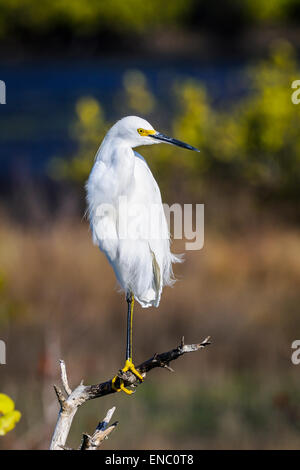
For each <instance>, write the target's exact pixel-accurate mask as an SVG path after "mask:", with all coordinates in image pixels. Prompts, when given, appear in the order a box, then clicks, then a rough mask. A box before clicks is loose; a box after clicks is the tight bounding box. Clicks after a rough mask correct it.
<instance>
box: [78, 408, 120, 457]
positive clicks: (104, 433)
mask: <svg viewBox="0 0 300 470" xmlns="http://www.w3.org/2000/svg"><path fill="white" fill-rule="evenodd" d="M115 409H116V407H115V406H114V407H113V408H111V409H110V410H108V412H107V415H106V417H105V418H104V420H103V421H101V423H99V424H98V426H97V428H96V431H95V432H94V434H93V435H92V436H89V435H88V434H84V435H83V440H82V445H81V448H80V450H97V449H99V447H100V445H101V444H102V442H103V441H104V439H107V438H108V436H109V434H110V433H111V432H112V431H114V429H115V428H116V426H117V424H118V422H117V421H116V422H115V423H113V424H112V425H111V426H109V427H107V426H108V423H109V422H110V420H111V418H112V415H113V414H114V412H115Z"/></svg>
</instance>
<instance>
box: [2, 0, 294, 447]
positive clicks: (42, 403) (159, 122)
mask: <svg viewBox="0 0 300 470" xmlns="http://www.w3.org/2000/svg"><path fill="white" fill-rule="evenodd" d="M299 25H300V5H299V2H298V1H297V0H260V1H257V0H251V1H250V0H244V1H237V0H225V1H223V2H217V1H215V0H210V1H209V2H208V1H205V0H199V1H196V0H173V1H168V0H167V1H165V2H164V4H163V7H162V5H161V2H160V1H158V0H151V1H150V2H139V1H138V0H127V1H126V2H124V1H122V0H111V1H110V2H105V1H102V0H101V1H99V0H97V1H96V0H85V2H82V1H79V0H72V1H65V0H56V1H53V0H52V1H50V0H44V1H43V2H39V3H38V2H35V1H34V0H14V1H10V2H7V1H5V0H0V38H1V43H0V60H1V61H0V63H1V68H0V79H1V80H4V81H5V83H6V89H7V95H6V101H7V104H5V105H1V106H0V148H1V153H0V215H1V222H0V339H2V340H5V342H6V344H7V365H1V366H0V392H2V393H6V394H8V395H9V396H11V397H12V398H13V399H14V401H15V403H16V408H17V409H18V410H20V411H21V412H22V419H21V421H20V422H19V423H18V424H17V426H16V428H15V429H14V430H13V431H11V432H9V433H8V434H7V435H6V436H5V437H1V438H0V448H2V449H20V448H21V449H42V448H47V447H48V445H49V442H50V438H51V434H52V432H53V428H54V424H55V421H56V417H57V412H58V405H57V401H56V398H55V395H54V391H53V387H52V385H53V383H56V384H58V383H59V381H60V378H59V366H58V361H59V359H60V358H63V359H64V360H65V361H66V364H67V369H68V372H69V379H70V384H71V386H72V387H74V386H76V385H77V384H78V383H79V381H80V380H81V379H83V380H84V382H85V383H97V382H99V381H103V380H107V379H108V378H110V377H111V376H112V374H114V373H115V372H116V371H117V370H118V369H119V368H120V367H121V366H122V365H123V356H124V347H125V324H126V312H125V310H126V305H125V302H124V299H123V297H122V296H120V294H119V293H118V292H117V289H116V285H115V278H114V275H113V272H112V270H111V268H110V267H109V265H108V263H107V261H106V259H105V258H104V256H103V255H102V254H100V253H99V251H98V250H97V248H96V247H94V246H93V245H92V241H91V234H90V232H89V227H88V224H87V221H86V220H85V219H84V210H85V193H84V183H85V181H86V179H87V176H88V173H89V171H90V169H91V166H92V163H93V159H94V155H95V153H96V150H97V148H98V146H99V144H100V142H101V139H102V138H103V136H104V134H105V132H106V131H107V129H108V128H109V126H110V125H111V124H112V123H113V122H114V121H115V120H117V119H119V118H120V117H123V116H125V115H128V114H134V115H139V116H141V117H144V118H146V119H147V120H149V121H150V122H151V123H152V124H153V126H154V127H155V128H157V129H159V130H161V131H162V132H165V133H167V134H169V135H172V136H174V137H176V138H179V139H182V140H184V141H187V142H189V143H190V144H192V145H194V146H196V147H199V148H200V149H201V153H200V154H196V153H188V152H184V151H181V150H179V149H177V148H174V147H171V146H163V145H161V146H153V147H152V148H142V149H141V150H140V151H141V153H142V154H143V155H144V156H145V157H146V159H147V160H148V163H149V165H150V167H151V169H152V171H153V173H154V176H155V177H156V179H157V180H158V183H159V185H160V187H161V189H162V195H163V200H164V201H165V202H167V203H170V204H172V203H174V202H179V203H204V204H205V246H204V248H203V249H202V250H201V251H195V252H193V251H189V252H187V253H186V256H185V259H186V261H185V263H184V264H183V265H180V266H176V267H175V273H176V276H177V278H178V282H177V283H176V285H175V286H174V288H172V289H171V288H166V289H165V291H164V296H163V299H162V302H161V305H160V307H159V309H146V310H142V309H141V308H140V307H137V308H136V314H135V319H134V323H135V325H134V328H135V330H134V351H135V354H134V355H135V361H136V363H139V362H141V361H142V360H145V359H146V358H148V357H150V356H152V354H153V353H154V352H163V351H166V350H168V349H170V348H173V347H175V346H176V345H177V344H178V343H179V341H180V338H181V336H182V335H184V336H185V339H186V342H188V343H190V342H199V341H201V340H202V339H204V337H206V336H207V335H211V336H212V339H213V345H212V346H210V347H209V348H207V349H205V350H204V351H201V352H199V353H197V354H192V355H190V356H185V357H183V358H181V359H179V360H178V361H177V362H176V363H174V369H175V373H174V374H171V373H169V372H168V371H165V370H157V371H154V372H152V373H151V374H150V375H149V377H148V379H147V382H146V383H145V384H144V385H142V386H141V387H139V389H138V391H137V392H136V394H135V395H134V396H133V397H131V398H128V397H127V396H125V394H121V393H120V394H115V395H111V396H108V397H105V398H102V399H101V400H100V399H99V400H95V401H93V402H88V403H87V404H85V405H84V406H83V407H82V408H81V409H80V410H79V412H78V413H77V415H76V418H75V421H74V425H73V428H72V431H71V435H70V439H69V442H68V444H69V445H70V446H74V447H77V445H78V444H79V442H80V438H81V434H82V433H83V432H89V433H92V432H93V430H94V429H95V427H96V425H97V423H98V421H99V420H100V419H101V418H102V417H103V416H104V415H105V413H106V410H107V409H108V408H109V407H112V406H114V405H115V406H116V407H117V410H116V413H115V418H116V419H117V420H118V421H119V422H120V424H119V426H118V428H117V431H116V432H115V433H114V434H113V435H112V436H111V437H110V439H109V440H108V441H107V442H106V443H105V444H104V446H103V448H106V449H154V448H156V449H161V448H167V449H184V448H190V449H193V448H194V449H214V448H221V449H228V448H234V449H252V448H261V449H277V448H299V440H300V404H299V403H300V400H299V398H300V380H299V371H300V369H298V368H297V366H295V365H293V364H292V362H291V359H290V357H291V353H292V350H291V343H292V341H293V340H295V339H299V336H300V316H299V301H300V294H299V281H300V250H299V228H300V227H299V215H300V214H299V212H300V208H299V195H300V132H299V128H300V105H298V106H297V105H294V104H292V101H291V94H292V91H293V90H292V89H291V83H292V81H293V80H296V79H300V63H299V51H300V30H299ZM183 250H184V243H183V242H176V243H175V242H174V244H173V251H175V252H179V253H180V252H182V251H183ZM298 367H300V366H298Z"/></svg>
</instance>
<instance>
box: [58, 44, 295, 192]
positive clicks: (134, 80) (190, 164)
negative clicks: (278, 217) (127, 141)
mask: <svg viewBox="0 0 300 470" xmlns="http://www.w3.org/2000/svg"><path fill="white" fill-rule="evenodd" d="M297 70H298V69H297V64H296V59H295V55H294V51H293V49H292V47H291V45H290V44H288V43H286V42H280V43H278V44H276V45H274V46H273V48H272V50H271V53H270V57H269V58H268V59H267V60H263V61H261V62H260V63H258V64H257V65H255V66H252V67H251V68H249V69H248V70H247V72H246V75H247V76H246V79H247V81H248V83H249V92H248V94H247V96H245V97H243V98H241V99H240V100H239V101H238V102H234V103H231V105H230V106H229V107H228V108H227V109H226V110H224V109H215V108H213V107H212V106H211V104H210V99H209V96H208V94H207V91H206V89H205V87H204V86H203V84H201V83H199V82H196V81H191V80H185V81H181V82H176V83H174V86H173V89H172V92H171V93H172V94H173V99H172V101H173V102H174V101H175V102H176V103H178V106H177V109H176V110H175V114H174V115H173V116H170V127H171V132H172V134H173V135H174V136H175V137H177V138H179V139H182V140H184V141H186V142H189V143H191V144H192V145H195V146H197V147H198V148H200V149H201V153H200V155H199V154H197V153H192V152H191V153H189V154H188V155H185V156H184V157H183V156H182V154H181V152H179V151H178V149H176V148H175V147H171V146H167V145H160V146H154V147H153V148H151V154H150V153H149V158H151V167H152V168H153V170H154V172H156V173H158V174H159V179H160V183H161V184H163V186H164V188H168V187H170V186H171V184H172V181H173V178H174V174H178V173H179V174H180V175H182V172H183V174H188V175H189V177H190V179H189V187H188V188H186V189H187V191H190V192H193V190H194V187H193V181H194V183H195V186H196V187H197V186H198V182H199V181H200V180H201V178H203V176H206V175H209V176H212V177H216V176H218V177H222V178H226V179H228V180H232V182H233V183H237V182H239V183H242V184H247V185H249V186H251V187H253V188H258V189H260V190H266V191H268V193H270V194H274V195H276V196H279V197H282V196H286V195H289V196H291V195H293V196H296V195H297V194H298V193H299V187H300V165H299V159H300V157H299V155H300V153H299V151H300V133H299V128H300V106H297V105H294V104H293V103H292V101H291V94H292V91H293V90H292V89H291V83H292V81H293V80H295V79H296V78H297ZM119 95H120V96H118V102H117V103H116V104H117V107H118V108H119V107H120V106H121V107H122V110H124V113H123V115H124V114H132V113H134V114H139V115H142V116H145V117H146V118H147V117H148V118H149V116H150V117H152V115H151V113H152V114H154V115H155V111H158V105H157V103H156V99H155V97H154V96H153V94H152V93H151V91H150V90H149V87H148V85H147V82H146V78H145V77H144V76H143V75H142V74H141V72H138V71H129V72H127V73H126V74H125V77H124V88H123V90H122V91H121V92H120V94H119ZM108 127H109V123H107V122H106V120H105V118H104V113H103V110H102V107H101V105H100V104H99V103H98V102H97V101H96V100H95V99H94V98H83V99H81V100H80V101H79V102H78V103H77V105H76V119H75V122H74V123H73V124H72V126H71V136H72V137H73V138H74V139H75V141H77V148H78V150H77V152H76V153H75V155H74V156H73V157H72V158H71V159H70V160H66V159H55V161H54V162H53V164H52V174H55V176H56V177H57V178H62V177H63V178H69V179H71V180H76V181H79V182H80V183H81V182H82V181H83V180H85V179H86V178H87V176H88V173H89V171H90V168H91V165H92V162H93V158H94V155H95V153H96V150H97V147H98V145H99V143H100V142H101V139H102V137H103V135H104V134H105V132H106V130H107V128H108ZM148 152H149V150H148V149H145V152H144V153H145V154H146V155H147V153H148ZM150 155H151V157H150Z"/></svg>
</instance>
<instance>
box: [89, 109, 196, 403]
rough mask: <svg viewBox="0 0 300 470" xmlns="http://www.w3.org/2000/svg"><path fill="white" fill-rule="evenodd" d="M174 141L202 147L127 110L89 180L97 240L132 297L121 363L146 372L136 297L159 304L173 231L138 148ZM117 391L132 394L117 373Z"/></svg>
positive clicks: (168, 275)
mask: <svg viewBox="0 0 300 470" xmlns="http://www.w3.org/2000/svg"><path fill="white" fill-rule="evenodd" d="M161 142H164V143H169V144H173V145H177V146H179V147H183V148H187V149H189V150H195V151H199V150H198V149H196V148H194V147H192V146H190V145H188V144H185V143H184V142H181V141H179V140H176V139H173V138H170V137H167V136H165V135H164V134H161V133H160V132H157V131H156V130H155V129H154V128H153V127H152V126H151V124H149V122H147V121H146V120H144V119H141V118H139V117H136V116H127V117H125V118H123V119H121V120H120V121H118V122H116V124H114V126H112V128H111V129H110V130H109V131H108V132H107V134H106V136H105V138H104V139H103V142H102V144H101V145H100V147H99V149H98V152H97V154H96V157H95V163H94V166H93V168H92V171H91V173H90V176H89V179H88V181H87V183H86V190H87V204H88V215H89V220H90V226H91V230H92V234H93V241H94V243H95V244H96V245H98V247H99V248H100V250H101V251H103V252H104V253H105V255H106V257H107V259H108V261H109V263H110V264H111V266H112V267H113V269H114V272H115V275H116V278H117V280H118V282H119V284H120V286H121V289H122V290H123V291H124V292H125V294H126V300H127V303H128V316H127V347H126V362H125V366H124V368H123V369H122V370H123V371H124V372H126V371H128V370H131V371H132V372H133V373H134V374H135V375H136V376H137V377H138V378H139V379H140V380H141V381H142V380H143V377H142V376H141V374H140V373H139V372H138V371H137V370H136V368H135V367H134V364H133V361H132V316H133V305H134V299H136V300H137V301H138V302H139V303H140V305H141V306H142V307H150V306H154V307H158V305H159V302H160V297H161V293H162V289H163V287H164V286H166V285H170V284H172V283H173V282H174V281H173V271H172V263H176V262H180V257H178V256H175V255H174V254H172V253H171V250H170V237H169V230H168V226H167V221H166V218H165V215H164V211H163V205H162V200H161V194H160V190H159V187H158V185H157V183H156V181H155V179H154V177H153V175H152V173H151V171H150V169H149V167H148V165H147V163H146V161H145V160H144V158H143V157H142V156H141V155H139V154H138V153H137V152H135V151H134V150H133V148H135V147H138V146H140V145H152V144H158V143H161ZM112 385H113V387H114V389H115V390H116V391H120V390H123V391H124V392H126V393H128V394H130V393H132V390H129V389H127V388H126V387H125V386H124V383H123V381H122V380H121V379H119V378H118V377H117V376H116V377H115V378H114V379H113V381H112Z"/></svg>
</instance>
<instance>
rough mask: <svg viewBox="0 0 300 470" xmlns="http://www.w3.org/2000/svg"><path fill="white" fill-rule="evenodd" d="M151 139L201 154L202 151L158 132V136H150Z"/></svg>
mask: <svg viewBox="0 0 300 470" xmlns="http://www.w3.org/2000/svg"><path fill="white" fill-rule="evenodd" d="M149 137H152V139H157V140H161V141H162V142H167V143H168V144H172V145H177V147H182V148H184V149H188V150H194V151H195V152H200V150H198V149H196V148H195V147H192V146H191V145H189V144H186V143H185V142H181V140H177V139H173V138H172V137H167V136H166V135H164V134H161V133H160V132H156V134H153V135H150V136H149Z"/></svg>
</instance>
